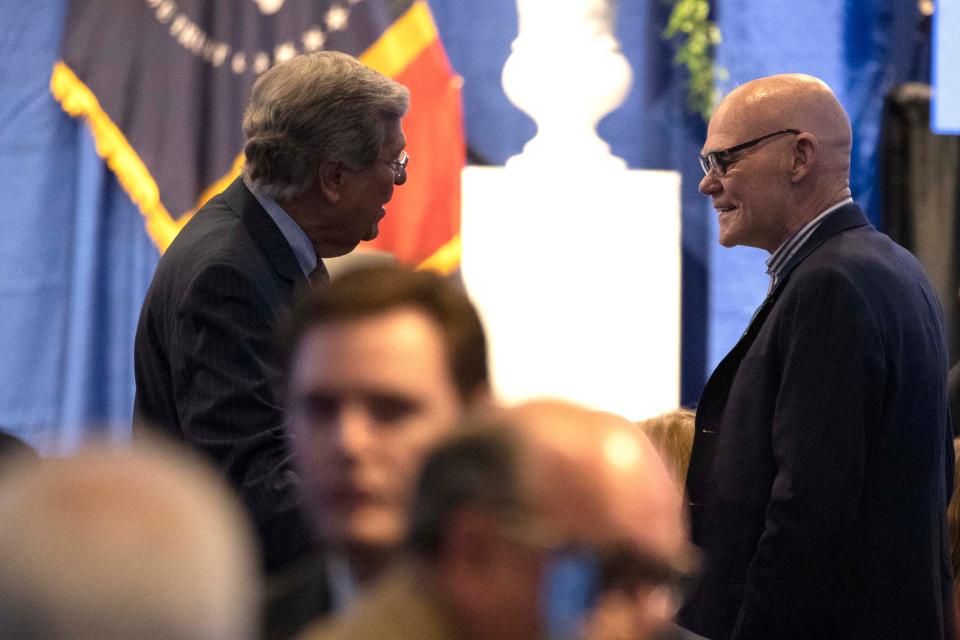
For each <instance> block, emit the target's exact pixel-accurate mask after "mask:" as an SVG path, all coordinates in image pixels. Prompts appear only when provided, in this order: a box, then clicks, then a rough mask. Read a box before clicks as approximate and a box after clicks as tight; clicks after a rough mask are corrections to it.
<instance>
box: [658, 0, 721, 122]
mask: <svg viewBox="0 0 960 640" xmlns="http://www.w3.org/2000/svg"><path fill="white" fill-rule="evenodd" d="M666 1H667V2H668V3H669V4H671V5H672V6H673V9H672V10H671V12H670V18H669V20H668V22H667V28H666V29H665V30H664V32H663V36H664V37H665V38H667V39H669V40H670V41H672V42H673V43H674V45H675V46H676V55H675V56H674V58H673V60H674V62H675V63H676V64H677V65H683V66H684V67H685V68H686V69H687V73H688V75H689V77H688V79H687V106H688V107H689V108H690V109H691V110H692V111H693V112H695V113H698V114H700V116H701V117H703V119H704V120H705V121H706V120H709V119H710V114H711V113H712V112H713V108H714V106H715V105H716V103H717V86H716V85H717V80H725V79H726V78H727V71H726V69H723V68H720V67H717V66H716V64H715V63H714V52H715V51H716V47H717V45H718V44H720V28H719V27H718V26H717V25H716V24H715V23H714V22H713V21H712V20H710V3H709V1H708V0H666Z"/></svg>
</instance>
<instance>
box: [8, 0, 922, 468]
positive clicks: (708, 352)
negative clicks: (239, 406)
mask: <svg viewBox="0 0 960 640" xmlns="http://www.w3.org/2000/svg"><path fill="white" fill-rule="evenodd" d="M66 2H67V0H36V1H35V2H29V3H27V2H21V1H20V0H0V25H2V26H0V425H4V426H6V427H9V428H10V429H11V430H12V431H13V432H14V433H16V434H18V435H20V436H22V437H24V438H25V439H26V440H28V441H29V442H31V443H32V444H34V445H36V446H38V447H39V448H40V449H41V450H42V451H46V452H52V451H69V450H71V449H72V448H73V447H75V446H76V444H77V442H79V440H80V439H81V438H83V437H85V436H88V435H106V436H110V437H112V438H117V439H121V440H122V439H123V438H125V437H126V435H127V433H128V431H129V425H128V421H129V418H130V411H131V406H132V400H133V376H132V344H133V333H134V328H135V326H136V320H137V315H138V313H139V307H140V303H141V301H142V299H143V296H144V294H145V292H146V287H147V285H148V283H149V279H150V275H151V273H152V271H153V268H154V266H155V264H156V260H157V252H156V249H155V248H154V247H153V245H152V243H151V242H150V240H149V238H148V237H147V236H146V233H145V232H144V229H143V222H142V218H141V217H140V214H139V213H138V212H137V210H136V208H135V207H133V205H132V204H131V203H130V202H129V199H128V198H127V196H126V194H125V193H124V192H123V191H122V189H120V187H119V186H118V185H117V183H116V180H115V179H114V178H113V176H112V174H111V173H110V172H109V171H108V170H107V169H106V167H105V166H104V164H103V162H102V161H101V160H100V159H99V158H98V157H97V156H96V154H95V151H94V148H93V143H92V140H91V137H90V134H89V132H88V130H87V128H86V127H85V126H84V125H83V124H82V123H79V122H77V121H75V120H73V119H72V118H70V117H69V116H67V115H66V114H64V113H63V112H62V110H61V109H60V107H59V105H58V104H57V103H56V102H55V101H54V100H53V98H52V97H51V95H50V92H49V89H48V81H49V75H50V69H51V66H52V64H53V62H54V60H56V58H57V51H58V47H59V39H60V34H61V30H62V24H63V18H64V12H65V8H66ZM430 4H431V8H432V9H433V12H434V15H435V17H436V21H437V24H438V28H439V30H440V34H441V37H442V38H443V40H444V43H445V46H446V48H447V50H448V53H449V56H450V59H451V63H452V65H453V67H454V68H455V70H456V71H457V72H458V73H459V74H460V75H462V76H463V77H464V79H465V85H464V99H465V115H466V123H467V133H468V142H469V144H470V146H471V147H472V149H473V150H474V151H475V152H477V154H478V155H479V156H482V157H483V158H484V159H485V160H487V161H489V162H491V163H493V164H499V163H502V162H503V161H504V160H505V159H506V158H507V157H509V156H510V155H513V154H515V153H517V152H519V150H520V149H521V148H522V146H523V144H524V143H525V142H526V141H527V140H528V139H529V138H530V137H531V136H532V135H533V133H534V127H533V123H532V122H531V121H530V120H529V119H528V118H527V117H526V116H525V115H523V114H522V113H521V112H519V111H518V110H517V109H516V108H515V107H513V106H512V104H510V102H509V101H508V100H507V98H506V96H505V95H503V91H502V88H501V86H500V70H501V69H502V66H503V62H504V61H505V60H506V58H507V56H508V55H509V52H510V43H511V42H512V41H513V39H514V38H515V37H516V4H515V0H487V1H486V2H482V3H479V2H464V1H463V0H430ZM713 6H714V17H715V19H716V20H717V21H718V23H719V25H720V27H721V30H722V33H723V38H724V41H723V43H722V44H721V46H720V49H719V62H720V63H721V65H723V66H724V67H725V68H727V69H728V70H729V72H730V78H729V80H727V81H726V82H724V83H723V86H722V88H723V89H728V88H729V87H731V86H734V85H735V84H736V83H738V82H743V81H745V80H748V79H751V78H753V77H757V76H759V75H766V74H770V73H777V72H785V71H802V72H807V73H812V74H815V75H818V76H820V77H822V78H824V79H825V80H826V81H827V82H829V83H831V85H832V86H833V87H834V88H835V90H836V91H837V94H838V96H839V97H840V100H841V102H843V104H844V106H845V107H846V108H847V110H848V111H849V113H850V114H851V119H852V121H853V126H854V131H855V139H854V145H855V146H854V154H853V171H852V177H851V184H852V187H853V191H854V196H855V197H856V198H857V199H858V201H860V202H861V203H862V204H863V205H864V208H865V209H866V211H867V213H868V215H869V216H870V217H871V219H873V220H874V221H876V220H877V219H878V216H879V212H880V207H879V202H878V189H877V188H876V186H875V181H876V179H877V175H876V166H877V155H876V154H877V149H876V144H877V140H878V139H879V125H880V107H881V105H882V98H883V95H884V94H885V93H886V91H887V90H888V89H889V88H890V87H891V86H893V84H895V83H898V82H902V81H904V80H907V79H925V78H924V74H925V73H928V64H926V63H925V57H924V56H925V55H926V47H928V42H927V41H926V40H925V39H924V35H923V34H918V33H917V31H916V25H917V21H918V15H917V8H916V3H915V2H912V1H904V0H844V1H840V0H807V1H806V2H803V3H797V2H794V1H793V0H715V2H714V3H713ZM668 12H669V7H668V6H666V5H665V4H664V3H663V2H661V1H660V0H623V1H621V2H620V3H619V15H618V22H617V35H618V37H619V39H620V41H621V45H622V49H623V52H624V54H625V55H626V56H627V58H628V60H629V61H630V63H631V65H632V67H633V71H634V85H633V88H632V90H631V92H630V94H629V96H628V97H627V101H626V102H625V104H624V105H623V106H622V107H621V108H620V109H618V110H617V111H615V112H614V113H612V114H611V115H610V116H608V117H607V118H606V119H605V120H604V121H603V122H602V123H601V125H600V134H601V135H602V136H603V137H604V138H605V139H606V140H607V141H608V142H610V144H611V147H612V148H613V151H614V153H617V154H618V155H620V156H622V157H624V158H625V159H626V160H627V161H628V163H629V165H630V166H631V167H635V168H652V169H673V170H677V171H680V172H681V174H682V176H683V192H682V203H683V255H684V262H683V287H684V290H683V322H684V324H683V367H682V371H683V381H682V399H683V402H684V403H687V404H691V403H695V402H696V400H697V397H698V396H699V391H700V387H701V386H702V384H703V381H704V380H705V376H706V374H707V373H708V372H709V371H710V370H711V369H712V368H713V366H714V365H715V364H716V362H717V361H718V360H719V359H720V358H721V357H722V356H723V355H724V354H725V353H726V351H727V350H728V349H729V348H730V346H731V345H732V344H733V343H734V342H735V341H736V339H737V338H738V337H739V335H740V332H741V331H742V330H743V328H744V327H745V326H746V324H747V322H748V320H749V318H750V314H751V313H752V312H753V309H754V308H755V307H756V305H757V304H758V303H759V301H760V299H762V297H763V295H764V292H765V291H766V285H767V282H766V276H765V274H764V266H763V259H764V257H765V253H764V252H761V251H757V250H751V249H740V248H738V249H732V250H727V249H723V248H721V247H719V246H718V245H717V242H716V239H717V230H716V222H715V213H714V212H713V211H712V210H710V208H709V204H708V202H707V201H706V199H705V198H703V197H702V196H701V195H700V194H699V193H697V183H698V182H699V180H700V175H701V174H700V173H699V171H700V170H699V168H698V166H697V163H696V160H695V154H696V153H697V151H698V150H699V148H700V145H701V144H702V140H703V136H704V133H705V127H704V125H703V123H702V122H698V121H697V119H696V117H694V116H691V115H690V114H689V113H687V112H686V111H685V108H684V95H683V93H684V90H685V89H684V81H685V76H684V72H683V71H682V70H678V69H677V68H675V67H674V66H673V64H672V61H671V57H672V49H671V48H670V47H669V45H667V44H666V43H664V42H663V41H662V39H661V37H660V32H661V31H662V29H663V26H664V25H665V24H666V16H667V14H668ZM571 90H575V87H571ZM567 169H568V170H569V171H574V172H575V171H576V166H575V163H574V165H573V166H571V167H568V168H567ZM624 286H625V290H626V291H629V292H631V294H635V295H643V291H641V290H635V288H632V287H631V284H630V283H624ZM638 392H642V390H638Z"/></svg>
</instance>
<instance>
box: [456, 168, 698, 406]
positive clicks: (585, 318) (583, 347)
mask: <svg viewBox="0 0 960 640" xmlns="http://www.w3.org/2000/svg"><path fill="white" fill-rule="evenodd" d="M569 162H570V159H567V160H566V161H560V159H558V162H557V163H556V164H554V165H553V166H551V167H546V168H544V169H541V170H539V172H538V171H519V170H516V171H514V170H509V169H504V168H486V167H484V168H479V167H468V168H467V169H465V170H464V172H463V221H462V231H461V233H462V239H463V254H462V260H461V270H462V275H463V279H464V283H465V285H466V287H467V291H468V292H469V294H470V296H471V298H472V299H473V301H474V302H475V304H476V305H477V307H478V309H479V311H480V315H481V317H482V319H483V321H484V324H485V327H486V329H487V336H488V340H489V346H490V356H491V374H492V377H493V383H494V387H495V391H496V392H497V394H498V396H499V397H500V399H501V400H502V401H504V402H506V403H508V404H510V403H514V402H517V401H520V400H523V399H528V398H532V397H544V396H547V397H557V398H565V399H568V400H571V401H574V402H577V403H580V404H584V405H587V406H590V407H594V408H597V409H602V410H606V411H611V412H614V413H618V414H620V415H623V416H625V417H627V418H629V419H632V420H637V419H641V418H645V417H648V416H651V415H654V414H657V413H661V412H663V411H667V410H669V409H673V408H676V407H677V404H678V402H679V381H680V262H681V253H680V246H681V245H680V176H679V174H677V173H675V172H668V171H627V170H622V171H616V170H604V171H590V170H589V167H577V166H572V165H571V164H569ZM573 162H574V164H575V161H573ZM584 182H588V183H589V184H584Z"/></svg>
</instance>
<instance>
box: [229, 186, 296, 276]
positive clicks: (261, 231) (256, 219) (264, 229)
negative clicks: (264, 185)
mask: <svg viewBox="0 0 960 640" xmlns="http://www.w3.org/2000/svg"><path fill="white" fill-rule="evenodd" d="M223 198H224V200H225V201H226V202H227V204H228V205H229V206H230V208H231V209H233V210H234V211H236V212H237V213H238V214H239V216H240V219H241V220H242V221H243V223H244V225H245V226H246V227H247V230H249V231H250V235H251V236H253V239H254V240H255V241H256V242H257V244H259V245H260V248H261V249H262V250H263V253H264V254H265V255H266V256H267V260H269V261H270V264H272V265H273V268H274V269H275V270H276V272H277V273H278V274H279V275H280V276H281V277H282V278H284V279H285V280H288V281H290V282H292V283H296V282H300V281H301V280H305V279H306V276H304V275H303V271H302V270H301V269H300V264H299V263H298V262H297V257H296V255H294V253H293V249H292V248H291V247H290V243H288V242H287V239H286V238H284V237H283V234H282V233H281V232H280V229H279V228H278V227H277V225H276V223H274V221H273V219H272V218H271V217H270V215H269V214H268V213H267V212H266V211H264V210H263V207H261V206H260V203H259V202H257V199H256V198H254V197H253V194H252V193H250V190H249V189H247V187H246V185H245V184H243V179H242V178H237V179H236V180H234V181H233V184H231V185H230V186H229V187H227V190H226V191H224V192H223Z"/></svg>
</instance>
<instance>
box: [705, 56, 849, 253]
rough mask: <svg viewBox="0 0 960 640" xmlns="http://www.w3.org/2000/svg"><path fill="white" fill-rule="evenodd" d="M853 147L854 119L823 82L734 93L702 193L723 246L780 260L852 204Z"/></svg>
mask: <svg viewBox="0 0 960 640" xmlns="http://www.w3.org/2000/svg"><path fill="white" fill-rule="evenodd" d="M850 147H851V132H850V122H849V120H848V118H847V115H846V113H845V112H844V110H843V107H842V106H841V105H840V103H839V102H838V101H837V98H836V97H835V96H834V95H833V92H832V91H831V90H830V88H829V87H828V86H827V85H826V84H825V83H824V82H823V81H821V80H819V79H817V78H814V77H812V76H806V75H801V74H787V75H776V76H770V77H767V78H760V79H758V80H753V81H751V82H748V83H746V84H743V85H741V86H739V87H737V88H736V89H734V90H733V91H731V92H730V94H729V95H728V96H727V97H726V98H725V99H724V100H723V102H721V103H720V105H719V106H718V107H717V109H716V111H715V112H714V114H713V117H711V118H710V124H709V126H708V129H707V139H706V141H705V142H704V145H703V149H702V151H701V157H703V158H704V159H705V162H706V163H707V165H708V171H707V173H706V175H705V176H704V178H703V180H701V181H700V191H701V192H702V193H703V194H704V195H707V196H710V197H711V198H712V200H713V206H714V208H715V209H716V210H717V213H718V214H719V224H720V244H722V245H723V246H725V247H732V246H734V245H744V246H750V247H758V248H761V249H766V250H767V251H769V252H771V253H772V252H773V251H775V250H776V249H777V248H778V247H779V246H780V245H781V244H782V243H783V242H784V241H785V240H786V239H787V238H789V237H790V236H791V235H792V234H793V233H795V232H796V231H798V230H799V229H800V228H802V227H803V225H804V224H805V223H806V222H808V221H809V220H812V219H813V218H814V217H816V216H817V215H818V214H819V213H820V212H822V211H823V210H824V209H826V208H827V207H829V206H830V205H832V204H835V203H836V202H839V201H840V200H843V199H844V198H846V197H848V196H849V195H850V189H849V173H850Z"/></svg>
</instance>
